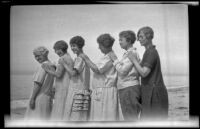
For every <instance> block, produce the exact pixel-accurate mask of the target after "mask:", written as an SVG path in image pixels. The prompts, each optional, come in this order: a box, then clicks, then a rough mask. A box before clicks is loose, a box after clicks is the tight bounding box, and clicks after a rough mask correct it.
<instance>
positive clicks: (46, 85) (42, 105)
mask: <svg viewBox="0 0 200 129" xmlns="http://www.w3.org/2000/svg"><path fill="white" fill-rule="evenodd" d="M43 63H50V61H45V62H43ZM43 63H42V64H43ZM33 82H37V83H40V84H41V88H40V91H39V93H38V96H37V97H36V100H35V109H34V110H32V109H31V108H30V107H29V103H28V106H27V110H26V114H25V119H26V120H48V119H49V118H50V114H51V109H52V98H51V96H50V91H51V90H52V86H53V82H54V77H53V76H52V75H50V74H47V73H46V72H45V71H44V69H43V68H42V67H41V66H40V67H38V69H37V71H36V72H35V74H34V77H33Z"/></svg>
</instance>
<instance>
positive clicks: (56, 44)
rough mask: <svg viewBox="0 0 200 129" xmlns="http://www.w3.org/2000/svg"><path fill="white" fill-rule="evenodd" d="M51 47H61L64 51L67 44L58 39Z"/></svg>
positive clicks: (55, 48)
mask: <svg viewBox="0 0 200 129" xmlns="http://www.w3.org/2000/svg"><path fill="white" fill-rule="evenodd" d="M53 48H54V50H58V49H61V50H62V51H63V52H64V53H66V52H67V49H68V45H67V43H66V42H65V41H64V40H59V41H57V42H56V43H55V44H54V46H53Z"/></svg>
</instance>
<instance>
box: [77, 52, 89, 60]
mask: <svg viewBox="0 0 200 129" xmlns="http://www.w3.org/2000/svg"><path fill="white" fill-rule="evenodd" d="M79 56H80V57H81V58H82V59H84V60H87V59H89V58H88V56H87V55H86V54H84V53H81V54H80V55H79Z"/></svg>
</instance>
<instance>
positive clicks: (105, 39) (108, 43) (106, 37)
mask: <svg viewBox="0 0 200 129" xmlns="http://www.w3.org/2000/svg"><path fill="white" fill-rule="evenodd" d="M114 42H115V39H114V38H113V37H112V36H111V35H110V34H107V33H105V34H101V35H100V36H99V37H98V38H97V43H99V44H101V45H102V46H104V47H105V48H112V46H113V44H114Z"/></svg>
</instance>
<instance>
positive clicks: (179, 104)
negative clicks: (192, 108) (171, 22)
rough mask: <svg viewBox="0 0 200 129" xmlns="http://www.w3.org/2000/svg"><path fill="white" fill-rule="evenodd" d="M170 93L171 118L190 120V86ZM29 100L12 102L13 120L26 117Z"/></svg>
mask: <svg viewBox="0 0 200 129" xmlns="http://www.w3.org/2000/svg"><path fill="white" fill-rule="evenodd" d="M168 95H169V120H172V121H173V120H175V121H177V120H178V121H179V120H181V121H185V120H189V88H188V87H181V88H172V89H168ZM27 102H28V101H27V100H19V101H12V102H11V115H10V118H11V119H12V120H17V119H22V118H23V117H24V114H25V111H26V107H25V105H26V104H27Z"/></svg>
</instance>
